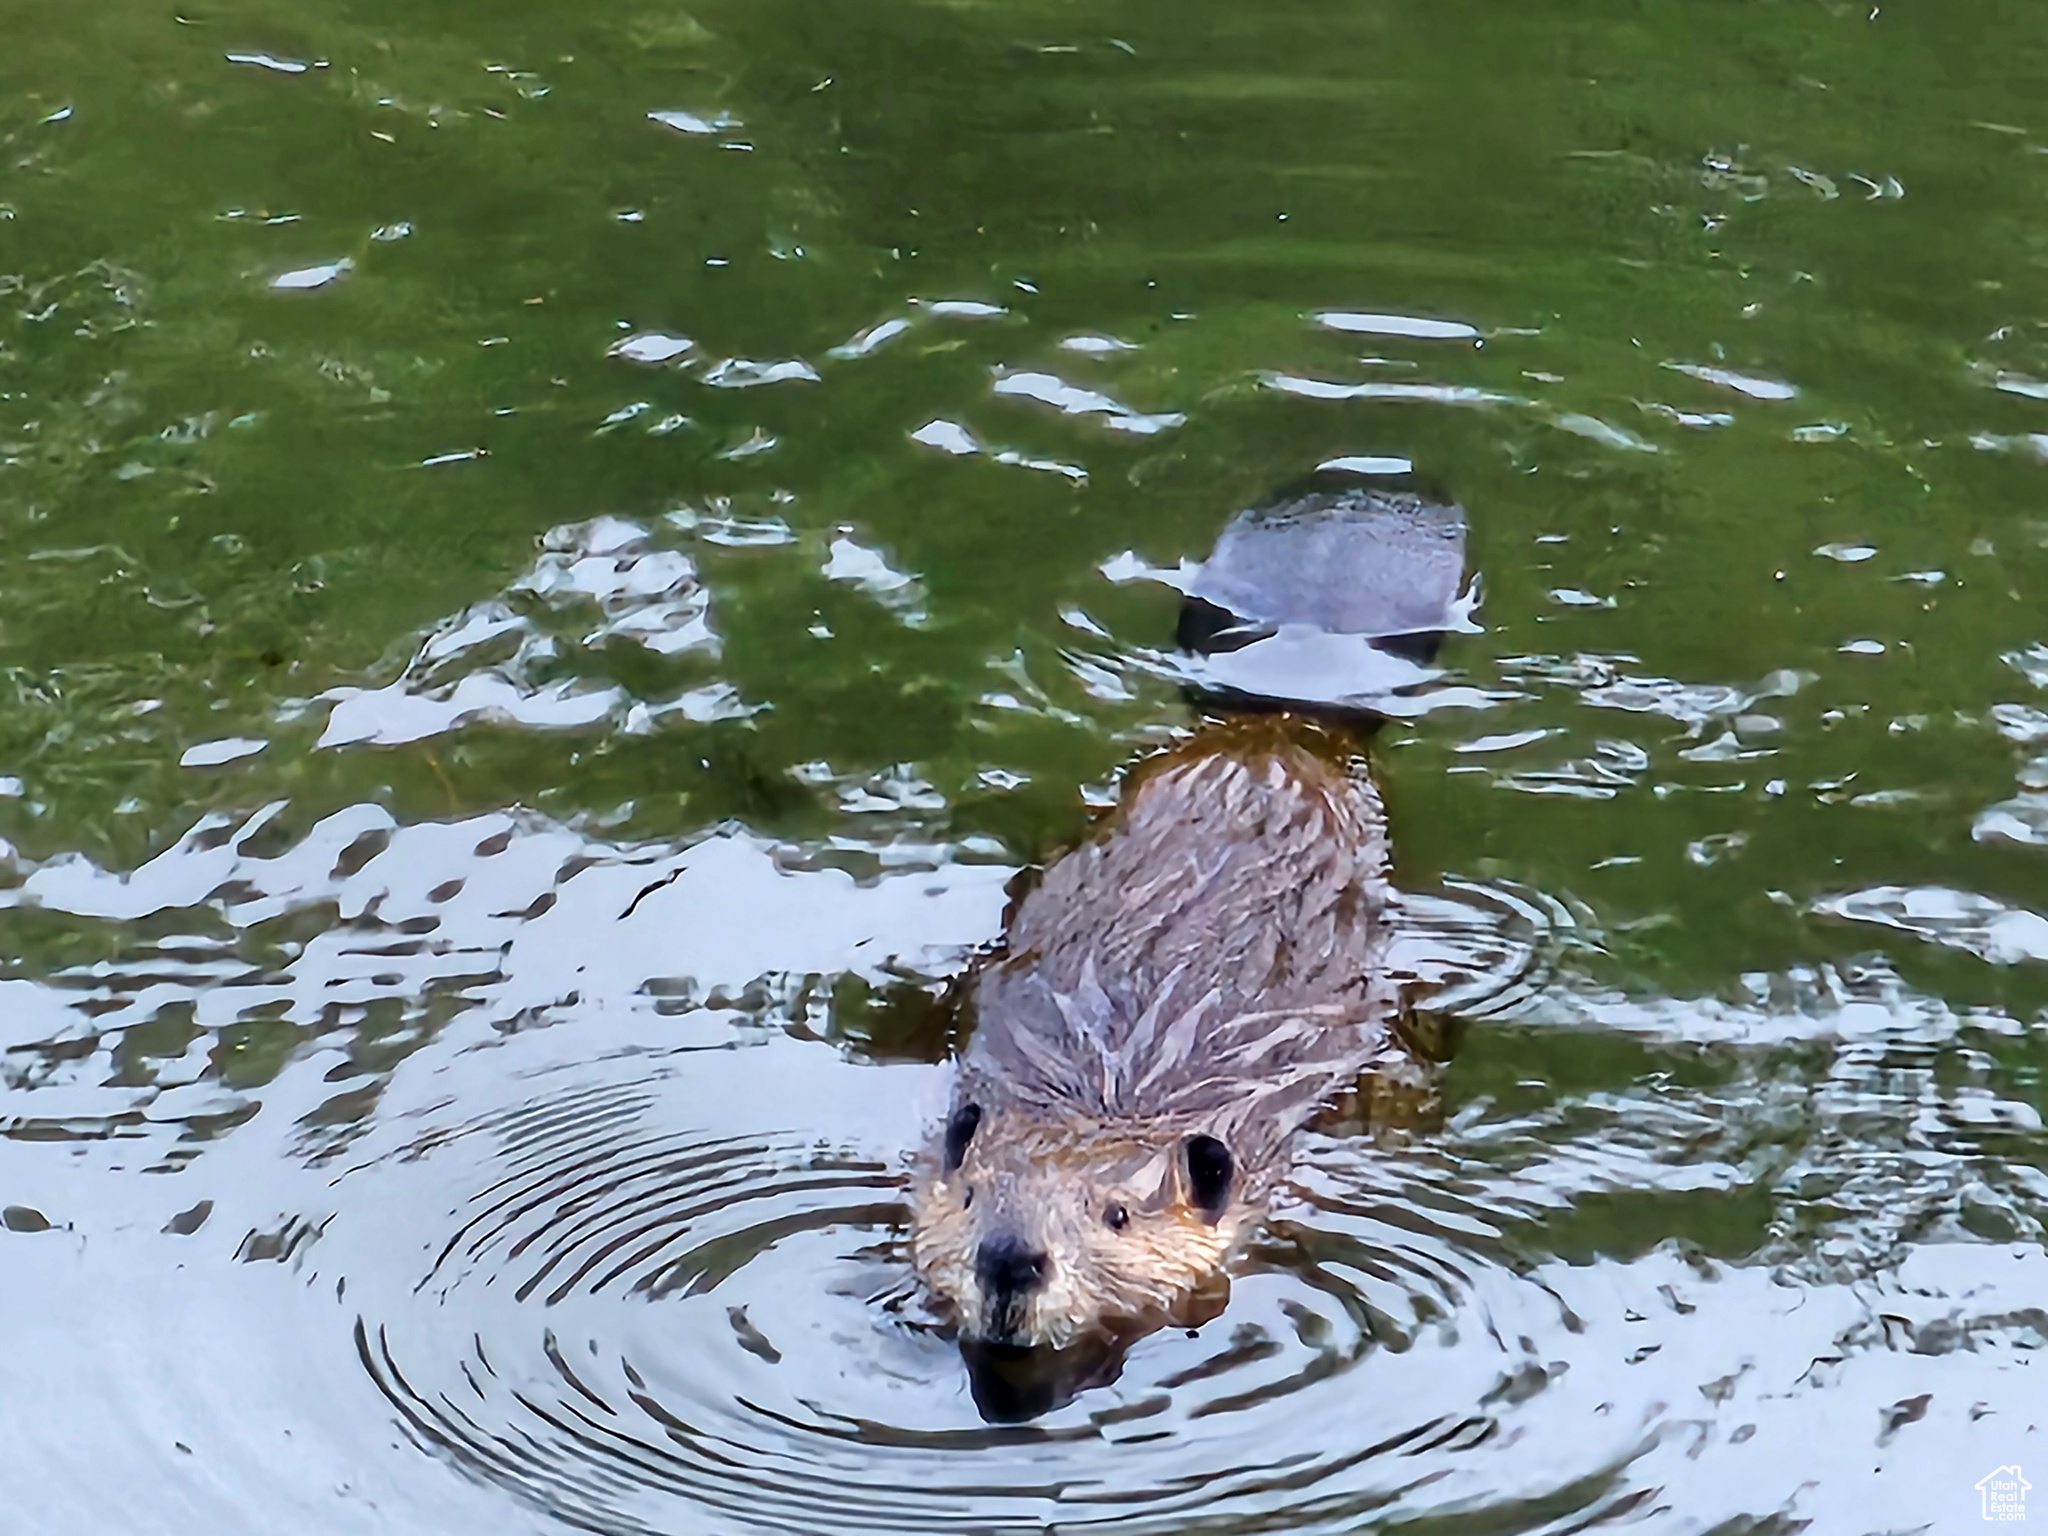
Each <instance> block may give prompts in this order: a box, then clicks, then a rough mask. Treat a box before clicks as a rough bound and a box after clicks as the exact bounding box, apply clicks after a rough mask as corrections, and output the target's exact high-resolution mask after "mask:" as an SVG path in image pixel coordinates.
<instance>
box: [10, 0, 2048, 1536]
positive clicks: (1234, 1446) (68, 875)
mask: <svg viewBox="0 0 2048 1536" xmlns="http://www.w3.org/2000/svg"><path fill="white" fill-rule="evenodd" d="M4 21H5V33H6V36H7V43H6V46H5V48H4V49H0V87H4V90H0V150H4V154H0V663H4V679H5V686H6V692H5V704H4V708H0V753H4V759H0V902H4V909H0V964H4V967H5V970H4V979H0V1048H4V1054H0V1133H4V1136H5V1138H6V1140H5V1144H4V1146H0V1206H4V1207H5V1221H4V1230H0V1316H4V1317H5V1319H6V1322H5V1325H4V1331H0V1332H4V1340H5V1347H4V1349H0V1402H4V1403H5V1404H6V1405H7V1409H8V1412H7V1414H6V1416H5V1421H6V1423H7V1425H8V1432H7V1434H6V1435H5V1436H4V1437H0V1509H4V1510H5V1511H6V1513H5V1516H4V1519H0V1524H4V1526H5V1527H6V1529H7V1530H9V1531H21V1532H35V1533H42V1532H52V1533H66V1536H69V1533H76V1532H86V1531H121V1532H134V1533H156V1532H163V1533H178V1536H183V1533H192V1532H213V1531H247V1530H291V1531H294V1532H304V1533H309V1536H320V1533H329V1532H334V1533H340V1532H369V1531H375V1532H379V1533H390V1532H415V1531H417V1532H447V1531H457V1530H462V1531H468V1530H475V1529H484V1528H489V1529H493V1530H504V1531H532V1532H559V1531H563V1530H585V1531H602V1532H662V1533H668V1532H678V1533H683V1532H687V1533H699V1532H748V1531H761V1530H772V1531H790V1532H805V1533H812V1532H837V1531H860V1532H897V1531H925V1530H934V1529H947V1530H960V1531H990V1532H997V1531H1000V1532H1012V1531H1026V1530H1046V1529H1059V1530H1090V1531H1103V1532H1112V1531H1113V1532H1133V1533H1136V1532H1161V1533H1165V1532H1184V1531H1193V1530H1201V1531H1214V1532H1251V1531H1355V1530H1364V1529H1375V1530H1377V1529H1388V1530H1394V1529H1398V1530H1404V1531H1442V1532H1470V1531H1499V1532H1507V1531H1517V1532H1522V1531H1529V1532H1534V1531H1567V1530H1582V1529H1587V1528H1590V1527H1594V1526H1599V1525H1603V1524H1617V1525H1619V1524H1633V1525H1636V1526H1639V1527H1642V1528H1647V1529H1653V1530H1660V1531H1662V1530H1669V1531H1680V1530H1700V1531H1721V1532H1738V1531H1782V1532H1790V1531H1794V1530H1802V1529H1812V1530H1814V1531H1825V1532H1851V1533H1860V1532H1878V1531H1887V1532H1889V1531H1909V1530H1910V1531H1920V1530H1928V1531H1955V1530H1962V1529H1975V1528H1977V1526H1978V1524H1979V1523H1980V1521H1981V1517H1982V1510H1981V1508H1980V1502H1981V1500H1982V1499H1984V1498H1985V1497H1988V1496H1989V1495H1988V1494H1987V1493H1986V1492H1984V1491H1983V1490H1980V1489H1979V1488H1978V1484H1979V1480H1980V1479H1982V1478H1984V1477H1985V1475H1986V1474H1987V1473H1990V1472H1992V1471H1993V1470H1994V1469H1997V1468H2000V1467H2002V1466H2013V1465H2017V1466H2020V1467H2022V1468H2027V1469H2031V1470H2032V1473H2033V1478H2034V1480H2035V1481H2036V1482H2039V1481H2041V1479H2042V1473H2043V1471H2048V1451H2044V1450H2043V1449H2042V1447H2043V1446H2044V1444H2048V1408H2044V1404H2048V1382H2044V1380H2043V1378H2042V1371H2043V1369H2044V1365H2043V1356H2042V1348H2043V1345H2044V1340H2048V1257H2044V1252H2043V1248H2042V1238H2043V1224H2044V1222H2048V1133H2044V1130H2043V1126H2042V1111H2043V1108H2044V1105H2048V1090H2044V1088H2043V1083H2042V1071H2043V1067H2044V1065H2048V880H2044V869H2048V866H2044V863H2043V860H2044V858H2048V755H2044V754H2048V695H2044V691H2043V690H2044V689H2048V614H2044V608H2043V602H2042V599H2041V596H2040V593H2041V590H2042V588H2041V582H2042V577H2043V574H2044V568H2048V300H2044V298H2043V293H2044V282H2048V116H2044V110H2048V109H2044V107H2043V103H2044V102H2048V89H2044V86H2048V32H2044V31H2043V29H2042V28H2041V25H2040V19H2039V15H2038V10H2037V8H2036V7H2034V6H2032V5H2029V4H2026V3H2023V0H2003V3H2001V0H1983V3H1979V4H1973V5H1969V6H1962V7H1946V8H1939V7H1925V6H1923V7H1894V6H1891V5H1885V6H1881V7H1872V6H1870V5H1867V4H1861V3H1859V4H1856V5H1834V4H1828V3H1810V4H1795V3H1752V4H1744V5H1733V4H1720V5H1709V4H1704V3H1690V4H1681V3H1664V4H1647V5H1639V4H1632V3H1621V0H1573V3H1562V0H1560V3H1555V4H1549V5H1542V6H1534V5H1509V4H1505V3H1465V4H1456V3H1454V4H1426V3H1422V0H1367V3H1360V4H1353V5H1349V6H1343V7H1338V6H1332V5H1327V4H1306V3H1298V0H1283V3H1277V4H1269V5H1265V6H1259V7H1253V8H1249V9H1248V8H1245V7H1242V6H1222V5H1210V4H1200V5H1178V6H1159V5H1146V4H1140V3H1136V0H1128V3H1116V4H1111V5H1109V6H1108V7H1097V8H1094V9H1091V10H1087V11H1082V10H1079V9H1076V8H1074V7H1071V6H1067V5H1054V4H1050V3H1046V0H990V3H985V4H980V5H965V4H921V5H920V4H905V5H898V6H879V5H868V6H857V5H825V4H817V3H811V0H788V3H785V4H778V5H769V6H762V5H741V4H736V3H729V0H703V3H699V4H695V5H693V6H692V7H691V8H690V9H689V10H687V11H686V10H684V9H682V8H680V7H677V6H675V5H672V4H666V3H642V0H624V3H621V4H617V5H611V6H605V7H598V8H591V9H586V10H577V9H576V8H573V7H564V6H560V5H532V4H512V5H503V4H501V5H497V6H488V7H487V6H478V5H470V4H461V3H456V0H441V3H435V4H411V5H399V4H393V3H386V0H366V3H362V4H357V5H353V6H349V7H341V8H336V7H325V6H312V5H303V4H298V3H295V0H220V3H217V4H195V5H193V6H190V7H185V8H176V7H169V6H158V5H143V4H138V3H134V0H108V3H104V4H99V5H94V6H66V7H43V8H30V7H26V6H16V7H13V8H12V12H11V13H9V14H7V15H5V17H4ZM1339 458H1346V459H1362V460H1405V461H1409V462H1411V463H1412V464H1413V465H1414V466H1415V467H1416V469H1417V470H1418V472H1420V473H1423V474H1425V475H1427V476H1429V477H1431V478H1433V479H1434V480H1436V481H1437V482H1439V483H1441V484H1444V485H1447V486H1449V487H1450V488H1452V489H1453V490H1454V491H1455V492H1456V493H1457V495H1458V496H1459V497H1460V499H1461V500H1462V501H1463V503H1464V504H1465V506H1466V507H1467V508H1468V509H1469V512H1470V517H1471V525H1472V554H1473V559H1474V563H1475V564H1476V566H1477V567H1478V568H1479V569H1480V570H1481V571H1482V572H1483V578H1484V605H1483V608H1482V610H1481V613H1480V622H1481V624H1482V626H1483V628H1482V630H1481V632H1479V633H1477V634H1472V635H1467V636H1463V637H1460V638H1459V639H1458V640H1457V641H1456V643H1455V645H1454V647H1453V649H1452V650H1451V651H1450V652H1448V653H1447V658H1446V659H1447V660H1448V661H1449V662H1450V663H1451V665H1452V667H1453V668H1454V673H1453V676H1452V677H1451V678H1449V679H1447V681H1446V686H1445V688H1444V689H1443V690H1442V691H1441V692H1440V694H1439V695H1438V696H1437V698H1436V700H1435V703H1436V705H1437V707H1433V708H1430V709H1428V710H1426V711H1422V712H1420V713H1418V714H1417V715H1416V717H1415V718H1414V719H1412V720H1409V721H1406V722H1404V723H1402V724H1400V725H1398V726H1396V727H1393V728H1390V730H1389V731H1388V732H1387V733H1385V735H1384V736H1383V737H1382V739H1381V741H1380V743H1379V746H1378V749H1377V757H1378V763H1379V769H1380V773H1381V776H1382V778H1383V780H1384V782H1385V783H1386V786H1387V792H1388V796H1389V800H1390V804H1391V807H1392V814H1393V817H1394V824H1395V836H1396V847H1397V855H1398V866H1399V868H1398V874H1399V880H1400V883H1401V885H1402V887H1403V888H1404V890H1405V891H1406V892H1407V893H1408V907H1409V914H1410V920H1411V924H1412V933H1411V934H1410V936H1409V940H1408V954H1409V962H1410V963H1411V964H1412V965H1413V966H1414V968H1415V969H1416V971H1417V972H1418V973H1420V974H1422V975H1424V976H1425V977H1428V978H1430V979H1431V980H1432V981H1433V983H1434V984H1435V985H1436V986H1437V987H1438V988H1439V989H1440V990H1439V999H1440V1002H1441V1003H1442V1005H1443V1006H1445V1007H1446V1008H1448V1009H1449V1010H1450V1011H1452V1012H1455V1013H1457V1014H1459V1015H1460V1016H1461V1017H1462V1018H1463V1019H1464V1020H1465V1033H1464V1035H1463V1039H1462V1044H1461V1047H1460V1050H1459V1053H1458V1055H1457V1057H1456V1059H1455V1060H1454V1061H1453V1063H1452V1064H1451V1066H1450V1067H1449V1069H1448V1071H1447V1073H1446V1076H1445V1078H1444V1082H1443V1084H1442V1104H1441V1109H1440V1112H1439V1113H1438V1114H1437V1115H1436V1116H1434V1117H1433V1118H1431V1119H1430V1120H1429V1121H1427V1123H1425V1124H1423V1125H1420V1126H1418V1127H1415V1128H1414V1129H1412V1130H1409V1131H1405V1132H1402V1133H1400V1134H1383V1135H1357V1134H1345V1133H1343V1132H1342V1130H1341V1129H1337V1128H1333V1129H1331V1130H1330V1131H1329V1132H1327V1133H1325V1134H1319V1135H1317V1136H1314V1137H1312V1138H1311V1139H1310V1142H1309V1145H1308V1149H1307V1153H1306V1157H1305V1160H1304V1163H1303V1166H1302V1169H1301V1171H1300V1176H1299V1178H1298V1179H1297V1180H1296V1181H1295V1187H1294V1188H1293V1190H1292V1192H1291V1193H1290V1194H1289V1195H1288V1197H1287V1198H1286V1199H1285V1200H1283V1201H1282V1203H1281V1206H1280V1208H1279V1210H1278V1211H1277V1212H1276V1214H1275V1219H1274V1220H1273V1222H1272V1223H1271V1225H1270V1228H1269V1230H1268V1232H1267V1235H1266V1236H1265V1237H1264V1238H1263V1239H1261V1241H1260V1242H1259V1244H1258V1245H1257V1246H1256V1247H1255V1248H1254V1250H1253V1251H1252V1252H1251V1253H1250V1254H1249V1255H1248V1256H1247V1258H1246V1260H1245V1261H1244V1263H1243V1264H1242V1265H1241V1267H1240V1271H1239V1273H1238V1275H1237V1278H1236V1282H1235V1289H1234V1292H1233V1296H1232V1299H1231V1303H1230V1306H1229V1308H1228V1310H1227V1311H1226V1312H1225V1313H1224V1314H1223V1315H1222V1316H1221V1317H1220V1318H1218V1319H1217V1320H1215V1321H1214V1322H1212V1323H1210V1324H1208V1325H1207V1326H1205V1327H1203V1328H1202V1329H1200V1330H1199V1331H1198V1332H1196V1333H1194V1334H1189V1333H1187V1332H1172V1331H1169V1332H1165V1333H1161V1334H1157V1335H1155V1336H1153V1337H1152V1338H1150V1339H1148V1340H1145V1341H1144V1342H1142V1343H1141V1344H1140V1345H1139V1346H1138V1347H1137V1348H1136V1349H1135V1350H1134V1351H1133V1352H1132V1354H1131V1356H1130V1358H1129V1360H1128V1362H1127V1363H1126V1366H1125V1369H1124V1371H1123V1374H1122V1376H1121V1378H1120V1379H1119V1380H1118V1381H1116V1382H1115V1383H1114V1384H1112V1385H1108V1386H1104V1387H1100V1388H1097V1389H1095V1390H1091V1391H1088V1392H1084V1393H1082V1394H1081V1395H1080V1396H1078V1397H1077V1398H1076V1399H1075V1400H1074V1401H1073V1402H1071V1403H1069V1404H1067V1405H1065V1406H1064V1407H1061V1408H1059V1409H1058V1410H1056V1411H1055V1412H1052V1413H1050V1414H1047V1415H1045V1416H1043V1417H1041V1418H1038V1419H1036V1420H1034V1421H1032V1422H1029V1423H1026V1424H1019V1425H990V1424H987V1423H985V1422H984V1421H983V1420H982V1418H981V1416H980V1415H979V1414H978V1413H977V1412H976V1410H975V1405H974V1402H973V1400H972V1398H971V1396H970V1394H969V1391H968V1384H967V1381H966V1377H965V1373H964V1372H963V1370H962V1367H961V1361H960V1357H959V1354H958V1352H957V1350H956V1349H955V1348H954V1346H953V1345H952V1343H950V1342H949V1340H948V1339H947V1337H946V1336H945V1333H944V1331H943V1330H942V1329H941V1328H940V1327H939V1326H938V1319H936V1318H935V1317H934V1316H933V1315H932V1313H931V1311H930V1310H929V1308H928V1306H927V1304H926V1302H925V1300H924V1298H923V1297H922V1296H921V1295H920V1293H919V1291H918V1288H917V1287H916V1285H915V1284H914V1283H913V1282H912V1279H911V1276H910V1272H909V1268H908V1264H907V1260H906V1256H905V1252H904V1242H903V1226H904V1207H903V1178H904V1171H905V1167H906V1160H907V1154H908V1151H909V1149H911V1148H913V1147H914V1146H916V1145H917V1144H918V1143H920V1142H921V1140H922V1139H923V1137H924V1136H925V1135H926V1134H927V1132H928V1129H929V1127H930V1125H931V1124H932V1123H933V1121H934V1119H935V1117H936V1116H937V1115H938V1114H939V1113H940V1112H941V1109H942V1106H943V1104H944V1102H945V1094H946V1071H947V1068H946V1066H945V1059H946V1056H947V1053H948V1050H949V1048H950V1047H951V1045H952V1044H953V1043H954V1042H953V1040H952V1038H951V1026H950V1025H949V1022H948V1020H947V1018H946V1016H945V1014H944V1012H943V1010H941V1009H940V1008H939V1007H938V1006H936V1002H935V999H936V997H937V995H938V991H939V987H940V984H941V983H942V982H943V981H944V979H945V978H946V977H948V976H950V975H953V974H955V973H957V972H958V970H959V969H960V967H961V966H962V965H963V964H964V963H965V960H966V958H967V957H968V956H969V955H970V954H971V953H972V952H973V951H974V950H975V949H976V947H977V946H980V945H982V944H984V943H986V942H988V941H989V940H991V939H992V938H993V937H994V936H995V935H996V933H997V932H998V931H999V928H1000V923H1001V916H1002V909H1003V902H1004V897H1003V887H1004V884H1005V882H1006V881H1007V880H1008V878H1009V877H1010V875H1011V874H1012V872H1013V871H1014V870H1015V869H1016V868H1018V867H1019V866H1022V865H1026V864H1030V863H1033V862H1037V861H1041V860H1043V859H1045V858H1047V857H1049V856H1051V855H1053V854H1055V853H1057V851H1058V850H1059V849H1060V848H1061V847H1062V846H1064V845H1065V844H1066V843H1068V842H1070V841H1071V840H1072V839H1073V838H1074V837H1075V836H1077V835H1078V834H1079V832H1080V831H1081V829H1082V828H1083V827H1084V826H1085V825H1086V818H1087V814H1088V807H1089V806H1090V805H1091V804H1095V805H1099V804H1101V803H1104V801H1105V799H1106V797H1107V795H1108V794H1109V793H1110V789H1111V786H1112V785H1113V783H1114V779H1115V775H1116V773H1117V771H1118V769H1119V767H1120V766H1121V765H1123V764H1125V763H1127V762H1128V761H1130V760H1131V759H1132V758H1133V757H1134V756H1136V755H1137V754H1139V753H1141V752H1142V751H1144V750H1145V749H1146V748H1147V747H1148V746H1149V745H1151V744H1153V743H1156V742H1158V741H1160V740H1163V739H1166V738H1167V737H1168V736H1169V735H1170V734H1171V733H1172V732H1173V731H1174V730H1176V729H1178V728H1179V727H1181V726H1182V725H1184V724H1185V722H1186V720H1187V711H1186V707H1185V705H1184V704H1183V702H1182V700H1181V697H1180V694H1179V691H1178V689H1177V687H1176V686H1175V684H1174V682H1173V679H1172V677H1171V675H1170V671H1169V670H1168V669H1167V668H1165V667H1164V666H1163V665H1162V664H1161V657H1162V655H1163V653H1164V651H1165V649H1166V648H1167V647H1168V645H1169V644H1170V640H1171V635H1172V625H1173V607H1172V594H1171V593H1169V592H1166V591H1164V590H1163V589H1161V588H1159V587H1157V586H1156V585H1149V584H1146V583H1143V582H1130V581H1118V580H1115V579H1113V578H1116V577H1119V576H1125V575H1128V574H1130V573H1132V572H1135V571H1139V570H1142V569H1145V568H1148V567H1158V566H1170V565H1172V564H1173V563H1174V562H1175V561H1177V560H1179V559H1182V558H1184V557H1199V556H1200V554H1201V553H1202V552H1203V551H1204V550H1205V549H1206V548H1207V547H1208V545H1209V542H1210V541H1211V540H1212V539H1213V538H1214V536H1215V533H1216V531H1217V530H1218V529H1219V528H1220V527H1221V526H1222V524H1223V523H1224V521H1225V520H1226V519H1227V518H1228V517H1229V516H1230V514H1231V513H1232V512H1234V511H1235V510H1237V509H1239V508H1241V507H1244V506H1247V505H1251V504H1253V503H1254V502H1256V501H1257V500H1259V499H1260V498H1261V497H1263V496H1264V495H1265V494H1266V493H1267V492H1268V491H1269V490H1270V489H1271V488H1272V487H1274V486H1276V485H1280V484H1283V483H1286V482H1288V481H1290V480H1292V479H1294V478H1296V477H1298V476H1299V475H1301V474H1302V473H1303V472H1304V471H1305V470H1308V469H1311V468H1313V467H1314V466H1315V465H1317V464H1319V463H1323V462H1325V461H1328V460H1331V459H1339ZM2035 1497H2036V1500H2037V1502H2040V1501H2043V1500H2048V1494H2037V1495H2036V1496H2035ZM2044 1509H2048V1505H2044ZM2036 1513H2037V1518H2042V1517H2043V1511H2040V1510H2037V1512H2036Z"/></svg>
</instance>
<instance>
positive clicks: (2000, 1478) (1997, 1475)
mask: <svg viewBox="0 0 2048 1536" xmlns="http://www.w3.org/2000/svg"><path fill="white" fill-rule="evenodd" d="M2033 1486H2034V1485H2033V1484H2032V1483H2030V1482H2028V1481H2027V1480H2026V1479H2025V1478H2024V1477H2022V1476H2020V1469H2019V1463H2018V1462H2014V1463H2013V1464H2012V1465H2011V1466H2009V1467H2000V1468H1999V1469H1998V1470H1997V1471H1996V1472H1992V1473H1990V1474H1989V1475H1987V1476H1986V1477H1984V1478H1983V1479H1981V1480H1980V1481H1979V1482H1978V1484H1977V1492H1978V1493H1980V1494H1981V1495H1983V1498H1984V1518H1985V1519H1986V1520H2005V1521H2013V1522H2017V1521H2021V1520H2024V1519H2026V1518H2027V1490H2028V1489H2030V1488H2032V1487H2033Z"/></svg>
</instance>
